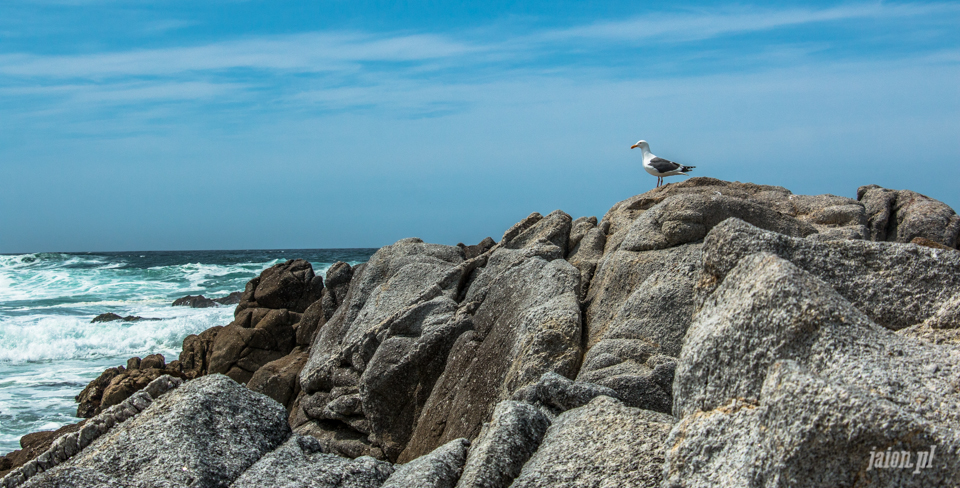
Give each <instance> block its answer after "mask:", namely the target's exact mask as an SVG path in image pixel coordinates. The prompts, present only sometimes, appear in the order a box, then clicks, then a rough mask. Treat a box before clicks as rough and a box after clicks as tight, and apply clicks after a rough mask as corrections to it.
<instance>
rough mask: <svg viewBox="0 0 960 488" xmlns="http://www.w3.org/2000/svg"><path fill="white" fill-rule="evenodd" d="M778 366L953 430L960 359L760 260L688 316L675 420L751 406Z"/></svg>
mask: <svg viewBox="0 0 960 488" xmlns="http://www.w3.org/2000/svg"><path fill="white" fill-rule="evenodd" d="M865 244H871V245H878V244H877V243H865ZM781 360H792V361H796V362H797V363H799V364H800V365H801V366H803V367H804V368H806V369H807V370H809V371H810V372H811V373H812V374H815V375H818V376H821V377H824V378H830V379H831V380H832V381H837V382H842V383H846V384H849V385H853V386H855V387H857V388H859V389H861V390H863V391H867V392H870V394H871V395H873V396H875V397H877V398H878V399H883V400H885V401H889V402H893V403H894V404H897V405H899V409H900V410H902V411H903V412H904V413H905V414H910V415H914V416H916V417H917V418H919V419H926V421H928V422H933V423H936V424H942V425H944V426H951V425H956V424H957V422H958V421H960V391H958V390H957V389H956V387H955V384H954V382H955V378H956V374H960V354H951V351H949V350H947V349H943V348H939V347H930V346H925V345H923V344H922V343H919V342H917V341H914V340H910V339H905V338H903V337H901V336H898V335H897V334H894V333H892V332H890V331H888V330H886V329H884V328H882V327H880V326H878V325H877V324H875V323H873V322H872V321H871V320H870V319H869V318H868V317H867V316H866V315H864V314H863V313H861V312H860V311H859V310H857V309H856V308H854V307H853V305H852V304H851V303H850V302H848V301H847V300H845V299H844V298H843V297H842V296H840V295H839V294H838V293H837V292H836V291H834V290H833V288H831V287H830V286H829V285H827V284H826V283H824V282H823V281H821V280H819V279H817V278H816V277H815V276H813V275H812V274H810V273H807V272H806V271H803V270H802V269H800V268H799V267H798V266H795V265H793V264H791V263H790V262H788V261H786V260H783V259H780V258H778V257H776V256H774V255H771V254H765V253H758V254H755V255H752V256H749V257H747V258H744V259H743V260H742V261H741V262H740V264H738V265H737V266H736V267H735V268H734V269H733V270H731V271H730V272H729V273H728V274H727V275H726V277H725V279H724V281H723V283H722V284H721V285H720V286H719V287H718V288H717V289H716V290H715V291H714V292H713V293H712V294H711V295H710V296H708V297H707V298H706V299H705V300H704V304H703V307H702V308H701V309H700V311H699V312H698V313H697V315H696V316H695V317H694V321H693V323H692V324H691V326H690V330H689V331H688V332H687V338H686V343H685V345H684V347H683V351H682V353H681V355H680V359H679V362H678V365H677V371H676V375H675V379H674V384H673V393H674V408H673V411H674V414H675V415H676V416H678V417H685V416H688V415H693V414H695V413H696V412H707V411H711V410H715V409H717V408H720V407H721V406H722V405H725V404H726V403H728V401H729V400H730V399H740V400H743V401H745V402H750V403H753V404H755V403H756V402H757V401H758V399H759V397H760V391H761V387H762V385H763V382H764V381H765V379H766V376H767V370H768V368H769V367H770V366H771V365H772V364H773V363H775V362H776V361H781ZM876 427H877V428H882V427H881V426H880V425H879V424H878V425H877V426H876ZM949 428H953V427H949Z"/></svg>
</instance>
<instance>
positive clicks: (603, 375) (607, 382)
mask: <svg viewBox="0 0 960 488" xmlns="http://www.w3.org/2000/svg"><path fill="white" fill-rule="evenodd" d="M657 350H658V348H657V345H656V344H654V343H651V342H648V341H647V340H643V339H604V340H602V341H600V342H598V343H597V345H595V346H593V347H592V348H591V349H590V350H589V351H588V352H587V354H586V357H584V361H583V366H582V367H581V368H580V372H579V374H578V375H577V383H581V382H585V383H586V384H596V385H597V386H599V387H603V388H607V389H610V390H612V391H613V392H614V394H612V395H609V396H612V397H615V398H618V399H620V400H621V401H622V402H623V403H624V404H625V405H628V406H631V407H638V408H642V409H644V410H653V411H656V412H663V413H670V411H671V409H672V406H673V396H672V388H673V374H674V371H675V369H676V361H675V359H674V358H672V357H670V356H665V355H663V354H659V353H658V352H657Z"/></svg>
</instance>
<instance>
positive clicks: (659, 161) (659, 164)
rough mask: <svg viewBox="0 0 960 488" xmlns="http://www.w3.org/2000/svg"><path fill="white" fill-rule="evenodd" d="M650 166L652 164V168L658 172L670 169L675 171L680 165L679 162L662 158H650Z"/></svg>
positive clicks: (669, 170)
mask: <svg viewBox="0 0 960 488" xmlns="http://www.w3.org/2000/svg"><path fill="white" fill-rule="evenodd" d="M650 166H653V169H655V170H657V172H658V173H669V172H671V171H676V170H678V169H680V167H681V166H680V165H679V164H677V163H674V162H673V161H670V160H668V159H663V158H653V159H651V160H650Z"/></svg>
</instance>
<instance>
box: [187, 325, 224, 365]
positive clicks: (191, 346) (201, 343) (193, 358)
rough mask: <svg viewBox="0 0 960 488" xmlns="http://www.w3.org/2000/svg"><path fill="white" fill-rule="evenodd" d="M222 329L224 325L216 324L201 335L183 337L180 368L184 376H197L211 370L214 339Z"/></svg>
mask: <svg viewBox="0 0 960 488" xmlns="http://www.w3.org/2000/svg"><path fill="white" fill-rule="evenodd" d="M221 330H223V327H222V326H215V327H211V328H209V329H207V330H205V331H203V332H201V333H200V334H199V335H197V334H190V335H188V336H187V337H186V338H184V339H183V347H182V348H181V350H180V369H181V371H182V372H183V374H184V376H186V377H187V378H196V377H198V376H203V375H205V374H207V372H209V370H210V359H211V356H212V355H213V341H214V340H216V338H217V334H219V333H220V331H221Z"/></svg>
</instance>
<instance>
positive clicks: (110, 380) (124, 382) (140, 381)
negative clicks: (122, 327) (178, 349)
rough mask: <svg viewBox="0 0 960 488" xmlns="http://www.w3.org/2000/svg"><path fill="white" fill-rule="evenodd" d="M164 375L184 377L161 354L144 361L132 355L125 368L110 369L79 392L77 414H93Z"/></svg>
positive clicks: (90, 415) (83, 416)
mask: <svg viewBox="0 0 960 488" xmlns="http://www.w3.org/2000/svg"><path fill="white" fill-rule="evenodd" d="M164 375H171V376H175V377H181V378H182V377H184V375H183V374H182V373H181V372H180V370H179V368H176V367H168V366H167V364H166V363H165V361H164V359H163V356H162V355H160V354H152V355H150V356H147V357H146V358H144V359H142V360H141V359H140V358H130V360H129V361H127V367H126V368H124V367H123V366H119V367H116V368H109V369H107V370H106V371H104V372H103V373H101V374H100V376H99V377H97V379H95V380H93V381H91V382H90V384H88V385H87V386H86V388H84V389H83V391H81V392H80V394H79V395H77V397H76V400H77V403H78V404H79V405H77V417H82V418H90V417H93V416H94V415H97V414H99V413H100V412H103V411H104V410H106V409H107V408H109V407H112V406H114V405H117V404H119V403H120V402H122V401H124V400H126V399H127V398H129V397H130V396H131V395H133V394H134V393H136V392H137V391H140V390H141V389H143V388H144V387H145V386H147V385H148V384H150V382H152V381H153V380H156V379H157V378H159V377H161V376H164Z"/></svg>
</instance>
